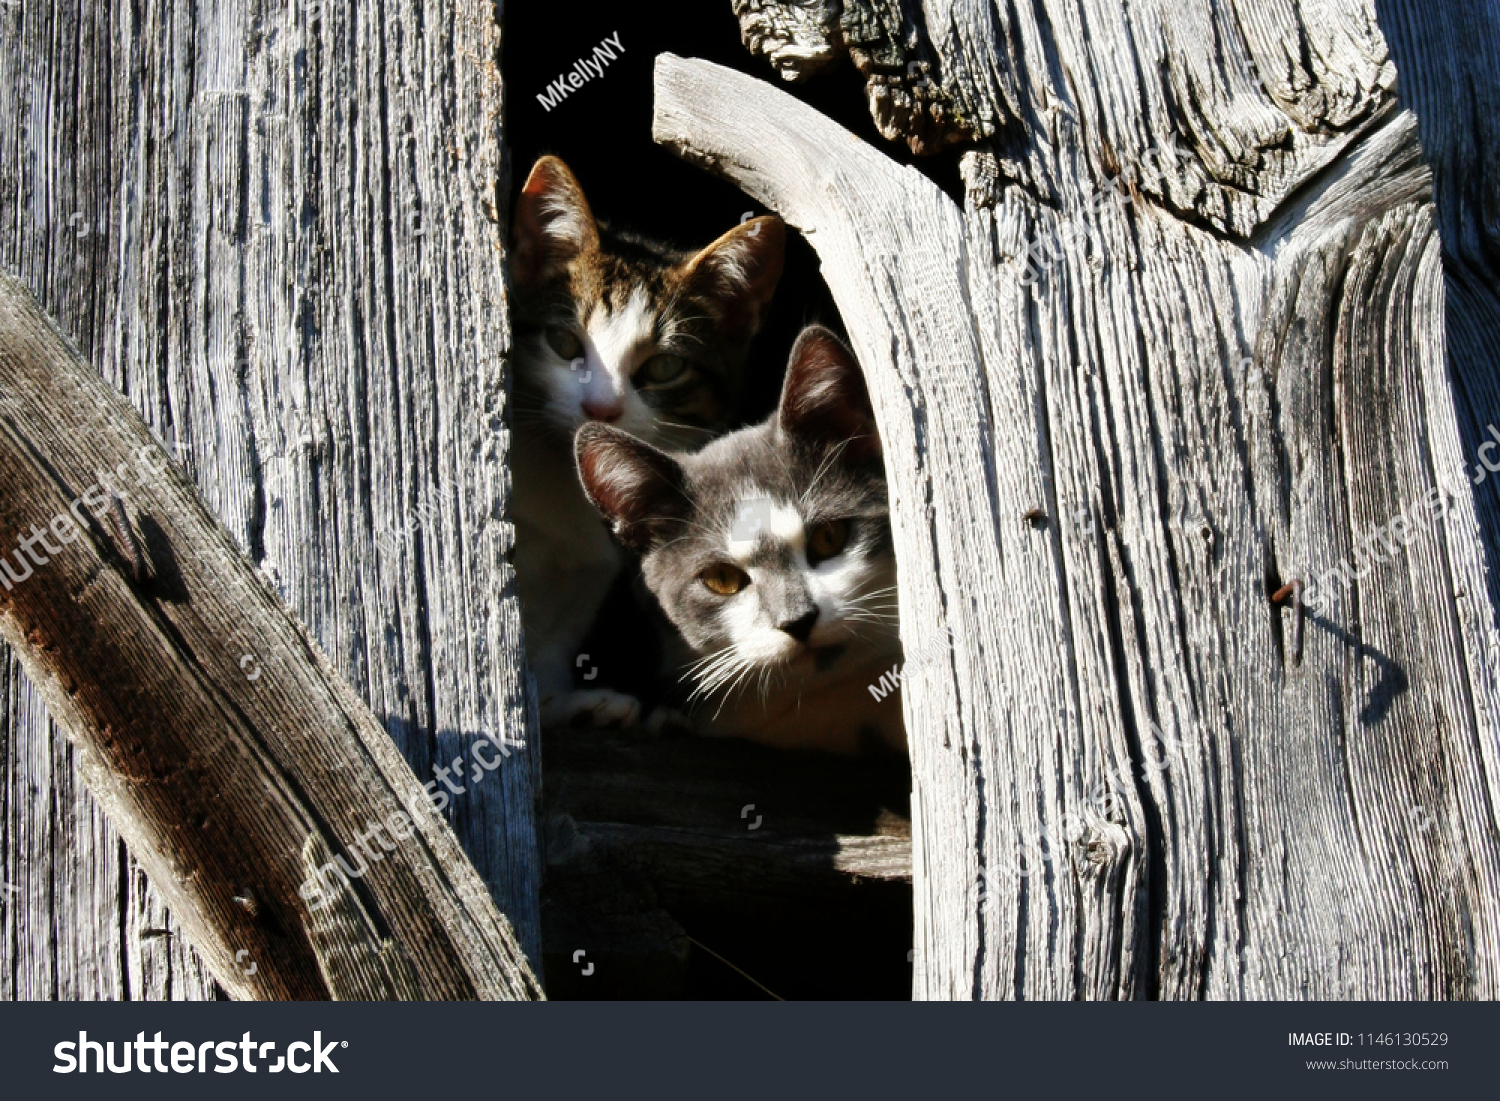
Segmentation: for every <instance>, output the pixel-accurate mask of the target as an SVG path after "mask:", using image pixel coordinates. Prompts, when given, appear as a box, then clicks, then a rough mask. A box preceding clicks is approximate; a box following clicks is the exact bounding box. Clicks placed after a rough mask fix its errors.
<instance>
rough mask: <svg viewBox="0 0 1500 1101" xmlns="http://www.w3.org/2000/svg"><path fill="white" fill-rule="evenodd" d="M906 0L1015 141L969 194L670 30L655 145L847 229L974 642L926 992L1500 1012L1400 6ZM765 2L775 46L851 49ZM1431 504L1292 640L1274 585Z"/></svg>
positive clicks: (1442, 375)
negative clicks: (1434, 502)
mask: <svg viewBox="0 0 1500 1101" xmlns="http://www.w3.org/2000/svg"><path fill="white" fill-rule="evenodd" d="M892 7H893V5H888V4H884V3H883V2H874V3H869V4H864V3H859V4H848V3H846V4H842V5H839V4H834V5H822V6H821V7H819V8H818V11H820V12H822V13H824V15H830V13H831V15H830V18H831V19H832V20H833V22H829V20H828V19H824V20H823V25H826V26H834V25H837V26H843V25H846V24H848V23H849V21H850V18H851V15H850V13H851V11H856V10H857V13H861V15H860V17H861V18H863V17H864V16H866V15H869V13H872V12H874V13H877V14H878V13H879V12H885V11H887V9H890V8H892ZM900 8H901V11H902V13H903V15H902V20H903V22H902V25H903V26H910V27H912V28H915V29H916V31H917V32H918V37H917V39H916V40H915V41H914V42H913V43H912V48H915V49H917V50H919V51H926V55H927V56H928V57H930V59H931V64H930V67H929V69H928V72H929V74H930V77H931V79H932V80H933V81H934V82H935V83H936V84H937V85H938V89H939V91H940V92H941V94H942V95H943V96H944V97H945V98H946V100H948V101H950V102H953V103H955V104H959V105H961V108H962V111H963V113H964V116H965V117H966V118H969V119H971V120H973V121H974V123H975V131H976V132H977V133H978V134H979V135H980V138H979V140H977V141H975V142H974V143H973V144H972V146H971V147H970V148H969V149H968V150H967V151H966V152H965V153H964V154H963V157H962V161H961V172H962V176H963V180H964V183H965V186H966V195H965V201H964V207H963V209H962V210H960V209H959V208H958V207H957V206H956V205H955V204H954V203H953V202H952V201H951V200H950V199H949V198H948V197H947V196H946V195H944V194H943V193H942V192H941V191H939V190H938V189H937V188H936V187H934V186H932V185H931V184H928V183H927V182H926V181H925V180H924V179H923V178H921V177H920V176H918V175H916V174H915V173H912V172H909V171H906V170H903V169H900V168H898V167H897V166H895V165H894V164H893V163H892V162H890V161H888V160H886V159H885V158H884V157H882V156H880V155H879V154H878V153H876V152H875V151H874V150H871V149H869V148H867V147H865V146H864V145H863V144H862V143H861V142H859V141H858V140H857V139H855V138H854V137H853V136H851V135H849V134H848V133H847V132H845V131H843V130H842V129H841V128H839V127H837V126H835V125H833V124H832V123H830V122H829V121H828V120H826V119H824V118H822V117H821V116H819V115H817V114H816V113H815V112H812V111H811V110H809V109H807V108H805V107H803V106H801V105H800V104H798V103H796V102H795V101H794V100H792V99H791V98H790V97H788V96H786V95H784V94H781V93H778V92H776V91H775V90H774V89H773V88H771V87H770V86H768V85H766V84H764V83H762V82H759V81H756V80H753V79H751V78H748V77H745V76H742V75H739V74H734V73H730V72H728V71H726V70H722V69H719V68H717V67H715V66H711V65H709V64H707V63H703V62H693V61H683V60H681V59H677V58H673V57H670V56H663V57H662V58H661V59H659V61H658V70H657V105H656V120H655V133H656V136H657V139H658V140H659V141H662V142H664V143H665V144H667V145H668V146H669V147H671V148H673V149H674V150H676V151H677V152H678V153H679V154H681V155H682V156H684V157H686V158H688V159H690V160H693V161H696V162H697V163H700V164H703V165H704V166H705V167H706V168H708V169H710V170H712V171H716V172H718V173H720V174H721V175H724V176H726V177H728V178H729V179H731V180H733V181H734V182H735V183H737V184H739V185H740V186H742V187H744V188H745V190H746V191H747V192H748V193H749V194H750V195H752V196H753V197H755V198H756V199H757V200H759V201H761V202H763V203H764V204H765V205H766V206H767V207H768V208H769V209H771V210H773V211H775V212H776V213H778V214H780V215H782V216H783V217H784V218H785V219H786V220H787V221H788V222H789V223H790V224H792V225H793V226H795V227H797V228H798V229H800V230H802V231H803V232H804V233H805V234H806V235H807V236H808V238H809V240H810V241H811V242H812V243H813V245H814V247H815V248H816V249H817V251H818V253H819V256H820V259H821V260H822V264H823V271H824V274H825V276H826V277H827V279H828V282H829V286H830V289H831V290H832V291H833V295H834V298H835V300H836V301H837V303H838V305H839V309H840V312H841V314H842V315H843V319H844V321H845V323H846V325H847V327H848V330H849V334H850V337H851V340H852V342H853V345H854V348H855V350H856V352H857V353H858V354H859V356H860V358H861V362H862V363H863V365H864V367H865V370H866V373H867V375H868V376H869V377H870V380H871V386H872V392H873V394H874V397H875V404H876V411H877V416H878V418H879V423H880V427H881V432H882V435H883V437H884V439H885V442H886V455H887V463H888V473H889V475H890V479H891V486H892V496H893V505H894V526H895V529H896V536H897V548H898V559H899V562H900V569H901V583H902V592H901V613H902V622H903V635H904V637H905V638H906V639H907V640H908V641H909V642H911V641H912V640H920V639H922V638H926V637H931V636H932V635H934V634H936V633H937V632H939V631H942V630H944V629H948V630H951V632H952V637H953V638H954V643H955V645H954V648H953V657H952V667H951V669H948V670H945V671H944V675H942V676H937V675H930V676H928V677H926V678H924V679H923V681H922V682H920V683H919V684H916V685H913V686H911V687H910V688H909V689H908V691H907V693H906V700H905V705H906V708H907V721H908V727H909V730H910V732H911V740H912V760H913V772H914V783H915V790H914V793H913V805H912V810H913V862H914V866H913V878H914V885H915V890H916V900H917V901H916V905H917V912H916V923H917V952H918V955H919V958H920V959H922V961H923V963H924V966H923V967H922V968H921V969H920V970H919V972H918V974H917V978H916V993H917V995H918V996H924V997H1013V998H1077V997H1086V998H1121V997H1131V998H1136V997H1161V998H1203V997H1213V998H1372V999H1379V998H1458V997H1469V998H1493V997H1495V996H1496V993H1497V991H1500V905H1497V902H1500V838H1497V822H1496V809H1495V808H1496V804H1497V801H1500V800H1497V796H1500V750H1497V740H1500V638H1497V632H1496V622H1495V610H1494V607H1493V606H1492V605H1491V603H1490V602H1489V601H1488V600H1487V599H1485V597H1484V594H1485V593H1486V580H1485V560H1484V551H1485V542H1484V535H1483V533H1482V532H1481V530H1480V527H1479V522H1478V514H1477V513H1476V505H1475V498H1474V495H1473V493H1472V492H1471V486H1470V484H1469V482H1470V479H1469V478H1468V477H1466V476H1464V475H1465V474H1466V473H1467V472H1468V470H1469V468H1470V467H1472V466H1473V465H1474V462H1475V456H1474V455H1473V454H1472V452H1467V451H1466V449H1465V448H1464V445H1463V441H1462V438H1461V436H1460V432H1459V424H1458V421H1457V419H1456V417H1455V396H1454V392H1453V383H1452V381H1451V378H1450V375H1449V372H1448V366H1447V363H1446V362H1445V356H1446V354H1447V353H1446V348H1447V339H1448V334H1447V332H1445V327H1444V310H1445V305H1444V303H1445V285H1444V269H1443V263H1442V259H1443V248H1444V242H1442V241H1440V239H1439V233H1438V223H1437V221H1436V220H1435V218H1434V210H1433V204H1432V193H1431V177H1430V174H1429V172H1428V171H1427V169H1426V168H1425V167H1424V166H1423V164H1422V150H1421V146H1420V144H1419V142H1418V139H1417V129H1416V121H1415V119H1414V118H1413V116H1412V115H1411V114H1410V113H1409V112H1406V111H1403V110H1402V109H1401V106H1400V104H1398V103H1397V101H1396V97H1395V95H1394V94H1393V89H1394V88H1395V86H1396V69H1395V66H1394V64H1393V63H1392V60H1391V57H1390V55H1389V52H1388V50H1387V48H1386V45H1385V42H1384V40H1383V38H1382V35H1381V23H1380V21H1379V20H1377V18H1376V12H1375V10H1374V9H1373V8H1372V7H1371V6H1370V5H1369V4H1365V3H1362V2H1359V0H1339V2H1336V3H1318V4H1312V3H1304V4H1295V3H1293V4H1284V5H1280V6H1279V7H1276V8H1274V9H1267V8H1265V7H1264V6H1263V5H1260V6H1254V5H1249V4H1235V3H1229V2H1223V0H1190V2H1188V3H1182V4H1174V5H1171V6H1170V7H1163V8H1144V9H1143V8H1141V7H1139V6H1135V5H1132V6H1131V7H1130V8H1129V10H1128V12H1127V11H1126V9H1125V8H1124V7H1122V6H1121V5H1118V4H1114V3H1109V2H1107V0H1085V2H1084V3H1081V4H1071V3H1070V4H1063V3H1049V2H1046V0H1043V2H1042V3H1039V4H1037V5H1034V6H1032V7H1030V8H1026V9H1024V10H1021V9H1016V8H1014V7H1012V8H1003V9H996V8H994V7H992V6H990V5H985V4H980V3H973V2H960V3H955V4H938V3H915V2H907V3H903V4H901V5H900ZM749 9H754V11H755V13H756V14H755V19H756V20H758V22H751V21H749V20H747V18H746V13H747V11H748V10H749ZM736 10H737V11H739V12H740V13H741V17H742V30H743V31H744V32H745V35H746V39H747V42H748V43H749V44H751V45H752V47H755V46H756V43H757V42H760V43H763V44H766V51H765V52H767V53H768V56H770V57H771V59H772V60H773V61H778V58H779V62H782V63H784V64H783V68H785V67H787V66H790V67H792V68H795V67H796V65H797V64H799V63H800V61H799V57H800V56H806V57H810V58H815V59H817V61H818V62H819V63H826V62H827V61H828V60H830V59H831V57H832V56H837V54H838V53H839V52H841V51H842V50H843V48H844V47H843V43H842V41H841V39H840V37H839V34H836V33H835V34H829V35H828V36H827V37H826V38H825V39H824V40H822V43H821V44H820V40H819V37H818V34H819V32H818V31H817V30H816V25H818V23H819V21H818V20H817V19H811V18H810V12H811V9H810V8H809V6H807V5H791V4H778V3H773V2H765V3H753V2H752V3H748V4H741V5H737V9H736ZM813 14H816V13H813ZM884 25H887V26H895V25H896V24H895V23H894V22H892V21H891V20H889V19H887V20H886V21H885V24H884ZM768 27H769V28H771V29H770V30H768V29H767V28H768ZM777 27H781V28H784V33H783V31H782V30H777V29H776V28H777ZM1468 29H1469V30H1470V31H1472V30H1473V27H1472V26H1471V27H1469V28H1468ZM778 50H781V51H787V50H790V51H792V52H791V53H783V54H780V55H778V54H777V51H778ZM1433 64H1440V63H1433V62H1429V71H1432V65H1433ZM834 78H835V74H834V71H833V70H830V71H829V74H828V75H827V76H825V77H823V78H822V79H834ZM874 107H875V113H876V118H877V121H880V118H881V116H880V108H879V105H878V104H875V105H874ZM1462 121H1463V122H1465V123H1466V122H1467V120H1462ZM1450 124H1452V125H1459V120H1452V121H1451V123H1450ZM1486 125H1489V124H1486ZM888 136H890V137H892V138H895V139H907V140H909V141H914V142H915V144H914V148H919V149H920V148H930V146H926V145H924V142H923V140H922V133H921V128H920V126H917V125H915V124H913V125H910V126H907V127H905V128H904V129H903V128H902V127H901V126H894V127H892V128H891V129H890V130H888ZM1477 147H1478V148H1480V149H1484V148H1488V147H1487V146H1485V145H1484V144H1483V142H1482V141H1481V142H1479V143H1478V146H1477ZM1483 209H1489V208H1483ZM1028 265H1029V269H1028ZM1490 332H1491V334H1493V332H1494V330H1493V329H1491V330H1490ZM1428 494H1433V495H1436V496H1438V497H1440V498H1441V500H1442V501H1443V507H1442V516H1441V517H1431V518H1430V519H1429V520H1428V521H1427V522H1425V523H1423V524H1422V525H1421V526H1420V527H1419V528H1416V527H1415V526H1414V529H1403V530H1404V534H1411V535H1413V536H1414V537H1413V538H1412V539H1411V540H1410V541H1409V542H1407V541H1406V540H1405V538H1404V537H1403V538H1402V539H1401V540H1399V541H1398V542H1396V543H1395V545H1394V546H1392V547H1391V548H1390V549H1389V550H1387V551H1385V552H1383V553H1381V554H1380V556H1379V557H1380V558H1381V561H1378V562H1369V561H1368V560H1365V561H1366V562H1367V565H1366V566H1365V567H1362V568H1365V571H1366V576H1365V577H1364V578H1362V579H1360V580H1358V581H1356V582H1355V584H1354V586H1353V587H1352V588H1351V589H1350V590H1349V591H1348V592H1343V591H1341V590H1340V589H1339V587H1338V586H1337V585H1336V584H1335V585H1333V587H1332V591H1334V592H1335V593H1336V594H1337V595H1338V597H1339V599H1338V600H1337V601H1336V602H1332V603H1330V604H1329V605H1328V606H1327V607H1326V608H1324V609H1322V610H1316V611H1314V612H1312V613H1310V614H1309V615H1308V616H1307V618H1306V621H1305V622H1304V624H1303V629H1304V639H1303V651H1302V653H1301V654H1300V660H1298V655H1297V654H1295V653H1294V652H1293V649H1294V647H1293V645H1292V638H1293V633H1294V631H1295V629H1296V628H1295V623H1294V620H1295V616H1296V613H1295V611H1294V610H1292V609H1290V608H1276V607H1274V606H1273V605H1272V603H1271V600H1270V596H1271V594H1272V593H1273V592H1274V591H1275V590H1277V589H1279V588H1280V587H1281V586H1282V585H1283V584H1284V583H1285V582H1287V581H1290V580H1292V579H1293V578H1301V579H1304V580H1305V581H1307V582H1308V583H1309V584H1311V583H1313V582H1315V581H1317V580H1318V579H1319V578H1321V577H1323V576H1324V575H1325V574H1326V572H1327V571H1328V570H1330V569H1331V568H1332V567H1334V566H1335V565H1337V564H1338V563H1340V562H1342V561H1345V560H1349V559H1350V558H1351V556H1352V555H1353V554H1354V553H1355V550H1356V547H1357V546H1360V547H1362V546H1363V545H1364V544H1367V543H1368V541H1369V540H1368V536H1369V534H1370V532H1371V529H1372V528H1373V527H1374V526H1376V525H1385V524H1387V523H1388V521H1389V520H1390V519H1391V518H1392V517H1393V516H1396V515H1397V514H1398V512H1399V511H1400V510H1402V509H1407V510H1408V511H1409V510H1410V506H1411V503H1412V502H1414V501H1416V500H1418V499H1421V498H1423V496H1424V495H1428ZM1033 509H1039V510H1040V512H1041V513H1042V514H1043V515H1044V516H1045V518H1046V519H1045V522H1042V523H1031V524H1027V523H1023V522H1022V521H1021V517H1022V516H1023V515H1024V514H1027V513H1030V512H1031V511H1032V510H1033ZM1361 553H1363V552H1362V551H1361ZM1376 571H1378V572H1376Z"/></svg>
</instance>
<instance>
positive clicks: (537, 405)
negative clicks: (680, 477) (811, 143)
mask: <svg viewBox="0 0 1500 1101" xmlns="http://www.w3.org/2000/svg"><path fill="white" fill-rule="evenodd" d="M512 244H513V247H512V251H511V257H512V262H511V273H512V284H513V286H514V288H515V291H516V301H515V307H514V310H513V317H514V318H515V322H516V353H517V354H516V364H517V372H516V403H517V417H518V418H521V419H524V420H526V421H528V422H531V423H533V424H541V425H544V426H547V427H549V428H552V429H555V430H556V431H557V432H558V433H559V435H560V438H562V439H569V438H571V436H572V434H573V432H574V430H575V429H577V428H578V426H579V425H582V424H584V423H586V422H588V421H597V422H601V423H604V424H613V425H615V426H617V427H619V428H622V429H624V430H625V431H627V432H630V433H632V434H633V435H636V436H638V437H640V438H642V439H646V440H650V441H652V442H654V443H659V444H661V445H662V446H667V447H689V446H696V445H697V444H700V443H702V442H703V440H704V439H706V438H708V436H709V435H710V434H711V433H712V431H713V430H715V429H720V428H722V427H724V426H725V425H726V424H727V423H728V421H729V419H730V415H731V412H732V408H733V401H734V398H735V395H736V393H737V391H738V389H739V382H740V374H741V369H742V367H743V365H744V361H745V357H746V354H747V352H748V349H749V344H750V340H751V338H752V337H754V335H755V333H756V332H757V331H758V330H759V328H760V325H761V322H762V321H763V320H764V317H765V312H766V310H767V308H768V307H769V305H770V301H771V296H772V294H773V293H774V291H775V289H776V283H777V281H778V279H779V278H780V276H781V267H782V258H783V248H784V235H783V229H782V225H781V222H780V221H779V220H778V219H776V218H756V219H754V220H753V221H750V222H746V223H745V224H743V225H740V226H737V227H736V228H734V229H732V230H730V231H729V232H728V233H726V234H724V236H722V237H720V238H719V239H718V240H717V241H715V242H714V243H713V244H711V245H709V246H708V247H707V248H705V249H702V250H701V251H699V252H696V253H691V252H677V251H675V250H672V249H669V248H666V247H664V246H661V245H657V244H655V243H653V242H650V241H646V240H644V239H641V238H635V237H631V236H629V235H626V234H619V233H610V232H609V231H608V230H607V229H605V228H604V227H602V226H600V225H599V224H598V223H597V222H596V221H595V219H594V216H593V214H592V212H591V211H590V209H589V206H588V203H587V201H586V200H585V199H584V196H583V190H582V188H580V187H579V185H578V181H577V180H576V179H574V177H573V174H572V173H571V172H570V171H569V170H568V167H567V166H566V165H565V164H563V162H562V161H560V160H558V159H557V158H556V157H543V158H542V159H541V160H539V161H537V163H536V166H535V167H534V168H533V169H532V170H531V175H530V177H529V178H528V179H527V181H526V185H525V187H524V188H523V189H522V191H521V197H520V199H519V200H518V202H517V205H516V219H515V233H514V240H513V243H512Z"/></svg>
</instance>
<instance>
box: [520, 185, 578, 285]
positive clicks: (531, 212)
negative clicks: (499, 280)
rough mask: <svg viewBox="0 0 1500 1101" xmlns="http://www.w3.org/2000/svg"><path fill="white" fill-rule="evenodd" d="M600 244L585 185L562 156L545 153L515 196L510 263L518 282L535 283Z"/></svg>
mask: <svg viewBox="0 0 1500 1101" xmlns="http://www.w3.org/2000/svg"><path fill="white" fill-rule="evenodd" d="M598 247H599V227H598V225H597V224H596V223H595V221H594V212H593V211H591V210H590V209H589V204H588V200H587V199H585V198H584V197H583V188H581V187H579V186H578V180H577V179H576V178H575V177H574V175H573V173H572V172H571V171H570V170H569V169H568V166H567V165H565V164H564V163H563V162H562V161H561V160H559V159H558V158H557V157H542V158H541V159H540V160H538V161H537V162H536V165H535V166H534V167H533V168H532V169H531V175H530V176H527V177H526V184H525V186H524V187H522V188H521V197H520V198H519V199H518V200H517V201H516V221H515V226H514V227H513V229H512V232H511V264H512V270H513V271H514V273H515V276H516V280H517V282H519V283H521V284H523V285H524V284H528V283H535V282H536V281H537V280H539V279H541V278H542V277H543V276H545V275H547V274H549V273H551V272H552V271H554V270H556V269H557V268H558V267H560V266H562V265H564V264H567V263H569V262H570V261H571V260H573V258H574V257H576V256H578V255H579V254H581V253H584V252H590V251H592V250H594V249H597V248H598Z"/></svg>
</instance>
